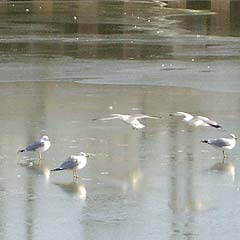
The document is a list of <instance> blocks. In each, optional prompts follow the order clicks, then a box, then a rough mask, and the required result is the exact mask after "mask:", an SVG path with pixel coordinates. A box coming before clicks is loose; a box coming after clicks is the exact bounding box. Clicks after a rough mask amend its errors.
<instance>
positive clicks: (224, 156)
mask: <svg viewBox="0 0 240 240" xmlns="http://www.w3.org/2000/svg"><path fill="white" fill-rule="evenodd" d="M222 153H223V160H222V163H224V160H225V158H226V155H225V152H224V150H223V151H222Z"/></svg>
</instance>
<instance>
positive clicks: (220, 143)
mask: <svg viewBox="0 0 240 240" xmlns="http://www.w3.org/2000/svg"><path fill="white" fill-rule="evenodd" d="M236 140H237V137H236V136H235V135H234V134H230V138H217V139H208V140H202V141H201V142H202V143H207V144H209V145H211V146H213V147H214V148H216V149H218V150H220V151H222V153H223V162H224V159H225V158H226V155H225V152H224V151H225V150H231V149H233V148H234V147H235V145H236Z"/></svg>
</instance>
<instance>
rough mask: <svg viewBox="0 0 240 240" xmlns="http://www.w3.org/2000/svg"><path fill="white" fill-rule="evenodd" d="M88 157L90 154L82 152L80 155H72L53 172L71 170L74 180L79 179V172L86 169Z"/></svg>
mask: <svg viewBox="0 0 240 240" xmlns="http://www.w3.org/2000/svg"><path fill="white" fill-rule="evenodd" d="M87 157H89V154H87V153H84V152H80V153H79V155H71V156H70V157H68V158H67V159H66V160H65V161H64V162H63V163H62V164H61V165H60V167H58V168H55V169H52V170H51V171H62V170H71V171H73V179H74V178H79V175H78V173H77V170H79V169H82V168H84V167H85V166H86V165H87Z"/></svg>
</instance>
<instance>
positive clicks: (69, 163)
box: [59, 156, 78, 170]
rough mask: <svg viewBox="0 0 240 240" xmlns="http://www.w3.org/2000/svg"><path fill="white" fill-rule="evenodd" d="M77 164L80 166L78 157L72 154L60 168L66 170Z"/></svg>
mask: <svg viewBox="0 0 240 240" xmlns="http://www.w3.org/2000/svg"><path fill="white" fill-rule="evenodd" d="M77 166H78V161H77V159H76V158H74V157H72V156H70V157H68V158H67V159H66V160H65V161H64V162H63V163H62V164H61V165H60V167H59V168H60V169H62V170H64V169H74V168H76V167H77Z"/></svg>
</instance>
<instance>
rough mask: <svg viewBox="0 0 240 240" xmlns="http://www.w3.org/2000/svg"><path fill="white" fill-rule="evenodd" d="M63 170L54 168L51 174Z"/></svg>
mask: <svg viewBox="0 0 240 240" xmlns="http://www.w3.org/2000/svg"><path fill="white" fill-rule="evenodd" d="M61 170H63V168H54V169H52V170H51V172H55V171H61Z"/></svg>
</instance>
